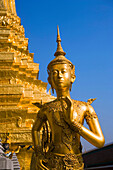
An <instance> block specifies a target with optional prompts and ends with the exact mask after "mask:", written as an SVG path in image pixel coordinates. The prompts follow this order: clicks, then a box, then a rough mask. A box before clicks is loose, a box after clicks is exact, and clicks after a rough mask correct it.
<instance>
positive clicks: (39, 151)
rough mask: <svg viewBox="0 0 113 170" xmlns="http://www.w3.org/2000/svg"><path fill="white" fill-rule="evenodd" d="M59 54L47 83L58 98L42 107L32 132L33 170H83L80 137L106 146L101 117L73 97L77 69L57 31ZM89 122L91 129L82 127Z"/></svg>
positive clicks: (51, 66) (50, 70)
mask: <svg viewBox="0 0 113 170" xmlns="http://www.w3.org/2000/svg"><path fill="white" fill-rule="evenodd" d="M57 32H58V33H57V44H58V45H57V51H56V52H55V54H54V55H55V59H53V60H52V61H51V62H50V63H49V65H48V67H47V69H48V75H49V77H48V82H49V83H50V85H51V87H52V91H54V89H55V90H56V94H57V98H56V99H55V100H54V101H52V102H49V103H46V104H44V105H41V106H40V107H41V108H40V111H39V112H38V114H37V118H36V121H35V123H34V125H33V129H32V138H33V143H34V150H35V154H34V156H33V157H32V162H31V169H32V170H82V169H83V168H84V164H83V160H82V153H81V152H82V146H81V143H80V136H82V137H83V138H84V139H86V140H87V141H88V142H90V143H91V144H93V145H94V146H96V147H99V148H100V147H102V146H103V145H104V142H105V140H104V136H103V133H102V130H101V127H100V124H99V121H98V117H97V115H96V113H95V111H94V109H93V107H92V106H91V103H92V102H93V100H95V99H89V100H88V101H87V102H82V101H77V100H73V99H71V98H70V90H71V87H72V83H73V82H74V81H75V78H76V76H75V66H74V65H73V64H72V63H71V62H70V61H69V60H68V59H66V58H65V54H66V53H65V52H64V51H63V49H62V47H61V39H60V34H59V28H57ZM84 120H86V122H87V124H88V126H89V129H87V128H85V127H84V126H83V124H84Z"/></svg>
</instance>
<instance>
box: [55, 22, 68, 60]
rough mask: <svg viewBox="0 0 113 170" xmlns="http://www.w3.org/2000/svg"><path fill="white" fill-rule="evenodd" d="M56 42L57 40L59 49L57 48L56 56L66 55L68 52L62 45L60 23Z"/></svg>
mask: <svg viewBox="0 0 113 170" xmlns="http://www.w3.org/2000/svg"><path fill="white" fill-rule="evenodd" d="M56 42H57V50H56V52H55V54H54V56H56V57H57V56H59V55H63V56H65V55H66V53H65V52H64V51H63V48H62V46H61V38H60V33H59V26H58V25H57V40H56Z"/></svg>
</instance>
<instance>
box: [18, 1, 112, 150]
mask: <svg viewBox="0 0 113 170" xmlns="http://www.w3.org/2000/svg"><path fill="white" fill-rule="evenodd" d="M15 1H16V9H17V15H18V16H19V17H20V18H21V23H22V25H23V26H24V28H25V35H26V38H29V51H30V52H33V53H34V62H37V63H39V64H40V73H39V79H41V80H42V81H44V82H47V71H46V68H47V65H48V63H49V62H50V61H51V60H52V59H53V58H54V52H55V51H56V46H57V44H56V31H57V25H59V27H60V34H61V39H62V47H63V49H64V51H65V52H66V57H67V58H68V59H69V60H71V61H72V63H73V64H74V65H75V68H76V70H75V73H76V76H77V78H76V81H75V82H74V84H73V86H72V92H71V97H72V98H73V99H76V100H82V101H87V99H89V98H97V100H96V101H94V103H93V104H92V106H93V107H94V109H95V111H96V113H97V115H98V117H99V121H100V124H101V127H102V130H103V133H104V136H105V141H106V144H109V143H112V142H113V123H112V122H113V109H112V106H113V1H112V0H34V1H30V0H24V1H23V0H15ZM49 87H50V86H48V89H49ZM82 144H83V150H84V151H85V150H90V149H92V148H94V147H93V146H92V145H90V144H88V142H86V141H85V140H83V139H82Z"/></svg>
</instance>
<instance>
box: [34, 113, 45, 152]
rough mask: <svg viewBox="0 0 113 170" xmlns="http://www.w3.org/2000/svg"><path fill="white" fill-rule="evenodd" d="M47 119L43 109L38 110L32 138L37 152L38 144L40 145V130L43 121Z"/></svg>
mask: <svg viewBox="0 0 113 170" xmlns="http://www.w3.org/2000/svg"><path fill="white" fill-rule="evenodd" d="M45 121H46V116H45V114H44V113H42V112H41V111H39V112H38V114H37V118H36V120H35V123H34V125H33V128H32V140H33V144H34V149H35V152H36V153H37V146H38V145H39V135H38V134H39V131H40V129H41V127H42V125H43V123H44V122H45Z"/></svg>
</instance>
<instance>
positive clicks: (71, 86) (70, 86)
mask: <svg viewBox="0 0 113 170" xmlns="http://www.w3.org/2000/svg"><path fill="white" fill-rule="evenodd" d="M71 88H72V83H70V87H69V90H70V91H71Z"/></svg>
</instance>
